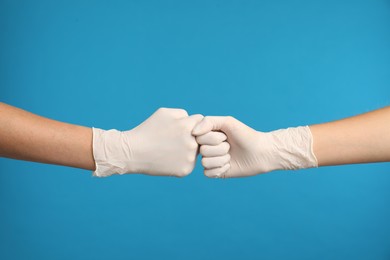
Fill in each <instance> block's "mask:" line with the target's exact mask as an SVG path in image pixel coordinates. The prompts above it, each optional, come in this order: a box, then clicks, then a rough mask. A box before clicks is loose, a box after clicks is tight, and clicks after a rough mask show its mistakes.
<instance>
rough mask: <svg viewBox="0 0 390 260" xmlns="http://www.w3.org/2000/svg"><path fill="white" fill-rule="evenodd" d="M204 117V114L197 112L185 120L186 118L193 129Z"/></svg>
mask: <svg viewBox="0 0 390 260" xmlns="http://www.w3.org/2000/svg"><path fill="white" fill-rule="evenodd" d="M203 118H204V116H202V115H201V114H195V115H191V116H188V117H187V118H185V119H183V120H185V121H186V124H187V125H188V126H189V127H190V128H191V129H193V128H194V126H196V125H197V124H199V122H201V121H202V119H203Z"/></svg>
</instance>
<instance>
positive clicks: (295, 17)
mask: <svg viewBox="0 0 390 260" xmlns="http://www.w3.org/2000/svg"><path fill="white" fill-rule="evenodd" d="M0 37H1V41H0V90H1V91H0V98H1V101H4V102H6V103H9V104H12V105H15V106H18V107H21V108H24V109H26V110H29V111H32V112H34V113H37V114H40V115H43V116H46V117H50V118H54V119H57V120H61V121H65V122H71V123H75V124H81V125H86V126H95V127H100V128H104V129H109V128H117V129H121V130H125V129H129V128H132V127H134V126H136V125H137V124H139V123H140V122H142V121H143V120H144V119H146V118H147V117H148V116H149V115H150V114H151V113H153V112H154V110H155V109H157V108H159V107H162V106H165V107H181V108H184V109H186V110H188V112H189V113H190V114H192V113H202V114H205V115H233V116H235V117H237V118H238V119H240V120H242V121H243V122H245V123H247V124H248V125H250V126H251V127H254V128H256V129H258V130H263V131H269V130H273V129H277V128H281V127H288V126H298V125H304V124H313V123H320V122H325V121H329V120H334V119H338V118H343V117H347V116H351V115H355V114H358V113H362V112H366V111H369V110H372V109H376V108H379V107H383V106H386V105H389V103H390V2H389V1H388V0H386V1H385V0H382V1H379V0H378V1H372V0H367V1H352V0H351V1H341V0H337V1H336V0H335V1H329V0H327V1H275V0H268V1H238V0H237V1H210V0H208V1H80V0H78V1H37V0H35V1H11V0H7V1H5V0H2V1H1V2H0ZM0 171H1V173H0V259H67V260H68V259H300V260H302V259H390V165H389V164H386V163H383V164H371V165H354V166H343V167H326V168H321V169H312V170H304V171H299V172H287V171H286V172H274V173H270V174H265V175H259V176H256V177H252V178H247V179H232V180H214V179H207V178H206V177H204V176H203V174H202V169H201V167H200V165H198V166H197V168H196V169H195V170H194V172H193V174H192V175H190V176H189V177H187V178H184V179H175V178H162V177H148V176H141V175H127V176H117V177H112V178H106V179H97V178H92V177H91V173H90V172H88V171H83V170H78V169H72V168H65V167H60V166H51V165H43V164H36V163H30V162H20V161H14V160H8V159H4V158H3V159H0Z"/></svg>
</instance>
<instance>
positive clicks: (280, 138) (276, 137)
mask: <svg viewBox="0 0 390 260" xmlns="http://www.w3.org/2000/svg"><path fill="white" fill-rule="evenodd" d="M271 133H272V136H273V142H274V144H275V146H276V147H275V149H276V150H277V153H278V154H279V156H280V161H279V166H278V168H279V169H282V170H297V169H305V168H313V167H318V161H317V158H316V156H315V155H314V153H313V136H312V133H311V131H310V128H309V127H308V126H299V127H293V128H287V129H281V130H277V131H273V132H271Z"/></svg>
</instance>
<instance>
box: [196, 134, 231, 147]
mask: <svg viewBox="0 0 390 260" xmlns="http://www.w3.org/2000/svg"><path fill="white" fill-rule="evenodd" d="M226 139H227V137H226V135H225V134H224V133H222V132H216V131H211V132H208V133H207V134H204V135H200V136H198V137H196V141H197V142H198V144H200V145H204V144H205V145H217V144H220V143H222V142H223V141H226Z"/></svg>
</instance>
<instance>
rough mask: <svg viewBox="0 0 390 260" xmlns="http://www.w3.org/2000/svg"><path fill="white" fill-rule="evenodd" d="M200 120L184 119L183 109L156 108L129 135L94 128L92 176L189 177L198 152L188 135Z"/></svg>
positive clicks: (185, 115) (193, 117)
mask: <svg viewBox="0 0 390 260" xmlns="http://www.w3.org/2000/svg"><path fill="white" fill-rule="evenodd" d="M202 118H203V116H202V115H192V116H188V114H187V112H186V111H185V110H183V109H168V108H160V109H158V110H157V111H156V112H155V113H154V114H153V115H152V116H150V117H149V118H148V119H147V120H146V121H144V122H143V123H142V124H140V125H139V126H137V127H136V128H134V129H132V130H129V131H125V132H120V131H117V130H109V131H104V130H101V129H97V128H94V129H93V130H94V138H93V153H94V158H95V162H96V171H95V173H94V175H95V176H109V175H111V174H113V173H119V174H123V173H144V174H148V175H157V176H176V177H184V176H187V175H189V174H190V173H191V172H192V170H193V169H194V166H195V161H196V156H197V151H198V144H197V142H196V140H195V137H194V136H192V135H191V131H192V130H193V128H194V126H195V125H196V124H197V123H199V122H200V121H201V120H202Z"/></svg>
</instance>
